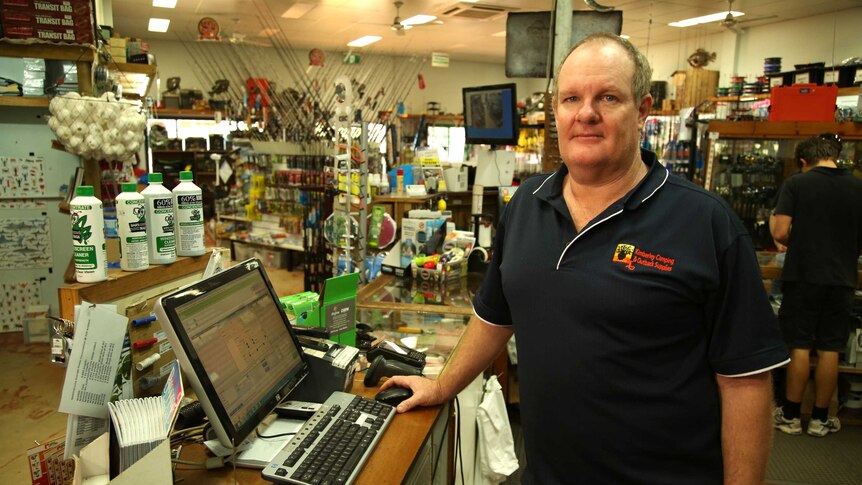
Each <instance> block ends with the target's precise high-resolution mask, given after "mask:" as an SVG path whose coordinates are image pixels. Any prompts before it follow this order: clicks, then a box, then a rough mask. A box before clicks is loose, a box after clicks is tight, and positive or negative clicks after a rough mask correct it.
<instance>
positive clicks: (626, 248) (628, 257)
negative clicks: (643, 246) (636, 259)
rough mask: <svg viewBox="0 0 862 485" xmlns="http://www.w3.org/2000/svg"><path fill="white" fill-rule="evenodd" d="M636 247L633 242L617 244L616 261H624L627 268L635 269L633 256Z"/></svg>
mask: <svg viewBox="0 0 862 485" xmlns="http://www.w3.org/2000/svg"><path fill="white" fill-rule="evenodd" d="M634 253H635V247H634V246H632V245H631V244H617V250H616V251H614V263H623V264H624V265H626V268H628V269H630V270H633V269H635V267H634V265H633V264H632V256H634Z"/></svg>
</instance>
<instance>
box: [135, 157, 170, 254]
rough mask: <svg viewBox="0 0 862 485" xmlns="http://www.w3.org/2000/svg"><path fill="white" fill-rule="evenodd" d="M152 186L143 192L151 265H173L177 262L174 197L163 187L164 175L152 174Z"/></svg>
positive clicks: (150, 176) (150, 177) (150, 178)
mask: <svg viewBox="0 0 862 485" xmlns="http://www.w3.org/2000/svg"><path fill="white" fill-rule="evenodd" d="M149 182H150V184H149V185H148V186H147V188H146V189H144V190H142V191H141V195H143V196H144V204H145V207H146V209H147V214H146V216H145V217H146V219H147V239H148V244H147V255H148V257H149V260H150V264H171V263H173V262H174V261H176V260H177V240H176V237H175V235H174V197H173V194H171V191H170V190H168V189H166V188H165V187H164V186H163V185H162V174H160V173H151V174H150V175H149Z"/></svg>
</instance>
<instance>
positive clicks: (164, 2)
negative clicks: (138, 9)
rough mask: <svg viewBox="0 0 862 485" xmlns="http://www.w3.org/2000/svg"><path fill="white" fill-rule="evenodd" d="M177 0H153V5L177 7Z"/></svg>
mask: <svg viewBox="0 0 862 485" xmlns="http://www.w3.org/2000/svg"><path fill="white" fill-rule="evenodd" d="M176 6H177V0H153V7H161V8H176Z"/></svg>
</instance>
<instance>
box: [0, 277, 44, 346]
mask: <svg viewBox="0 0 862 485" xmlns="http://www.w3.org/2000/svg"><path fill="white" fill-rule="evenodd" d="M40 303H42V285H41V280H40V279H38V278H37V279H33V280H24V281H16V282H11V283H0V306H2V309H0V332H2V333H8V332H20V331H22V330H23V329H24V317H25V315H26V314H27V309H28V308H29V307H30V306H31V305H38V304H40Z"/></svg>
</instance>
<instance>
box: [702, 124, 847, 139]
mask: <svg viewBox="0 0 862 485" xmlns="http://www.w3.org/2000/svg"><path fill="white" fill-rule="evenodd" d="M709 131H711V132H713V133H718V134H719V136H720V137H721V138H727V139H776V140H790V139H797V138H808V137H811V136H817V135H819V134H821V133H835V134H838V135H840V136H841V138H843V139H845V140H862V123H853V122H845V123H837V122H830V121H822V122H821V121H710V122H709Z"/></svg>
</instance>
